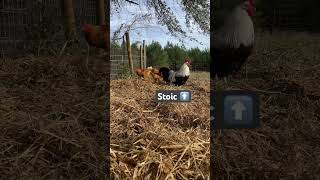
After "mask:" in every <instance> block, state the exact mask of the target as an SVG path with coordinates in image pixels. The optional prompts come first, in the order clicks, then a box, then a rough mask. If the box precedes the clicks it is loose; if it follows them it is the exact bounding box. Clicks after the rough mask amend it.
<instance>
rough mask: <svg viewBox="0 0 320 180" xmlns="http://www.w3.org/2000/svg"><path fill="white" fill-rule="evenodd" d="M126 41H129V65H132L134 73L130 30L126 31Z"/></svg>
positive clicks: (131, 68)
mask: <svg viewBox="0 0 320 180" xmlns="http://www.w3.org/2000/svg"><path fill="white" fill-rule="evenodd" d="M126 42H127V51H128V60H129V67H130V71H131V73H133V63H132V53H131V45H130V37H129V32H126Z"/></svg>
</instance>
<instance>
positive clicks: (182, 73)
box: [159, 59, 191, 86]
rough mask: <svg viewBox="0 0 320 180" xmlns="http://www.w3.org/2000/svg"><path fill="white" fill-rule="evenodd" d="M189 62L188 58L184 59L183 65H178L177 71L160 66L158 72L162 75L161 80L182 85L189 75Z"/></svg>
mask: <svg viewBox="0 0 320 180" xmlns="http://www.w3.org/2000/svg"><path fill="white" fill-rule="evenodd" d="M190 65H191V62H190V60H189V59H185V61H184V63H183V65H182V66H181V67H180V69H179V71H177V72H174V71H173V70H171V69H169V68H167V67H162V68H160V69H159V73H160V74H161V76H162V77H163V80H164V81H166V82H167V83H173V84H174V85H176V86H181V85H184V84H185V83H186V82H187V80H188V79H189V76H190V69H189V66H190Z"/></svg>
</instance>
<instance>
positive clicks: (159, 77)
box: [151, 71, 163, 83]
mask: <svg viewBox="0 0 320 180" xmlns="http://www.w3.org/2000/svg"><path fill="white" fill-rule="evenodd" d="M151 75H152V77H153V79H154V81H155V82H156V83H159V82H161V81H162V80H163V78H162V76H161V75H160V74H159V73H154V72H153V71H151Z"/></svg>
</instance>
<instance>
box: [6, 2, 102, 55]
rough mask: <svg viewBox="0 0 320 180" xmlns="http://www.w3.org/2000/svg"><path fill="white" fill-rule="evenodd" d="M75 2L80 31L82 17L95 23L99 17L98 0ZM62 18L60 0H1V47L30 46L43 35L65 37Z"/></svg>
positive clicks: (52, 37)
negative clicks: (97, 10)
mask: <svg viewBox="0 0 320 180" xmlns="http://www.w3.org/2000/svg"><path fill="white" fill-rule="evenodd" d="M73 2H74V12H75V19H76V27H77V31H78V33H80V32H81V31H80V22H81V21H86V22H88V23H93V24H95V23H96V21H97V18H96V0H77V1H73ZM63 18H64V17H63V16H62V4H61V1H56V0H43V1H35V0H30V1H25V0H10V1H8V0H0V50H2V51H4V50H7V49H28V48H30V47H31V46H32V45H33V44H34V43H38V41H40V39H41V38H43V37H40V36H47V39H48V40H49V41H50V40H51V41H57V40H63V38H64V32H63V28H62V27H63V20H64V19H63ZM44 26H47V27H44ZM40 28H42V30H40ZM37 30H39V32H37ZM32 31H33V32H32ZM48 31H52V32H48ZM30 33H34V34H33V35H34V36H32V35H31V34H30ZM45 33H47V34H45Z"/></svg>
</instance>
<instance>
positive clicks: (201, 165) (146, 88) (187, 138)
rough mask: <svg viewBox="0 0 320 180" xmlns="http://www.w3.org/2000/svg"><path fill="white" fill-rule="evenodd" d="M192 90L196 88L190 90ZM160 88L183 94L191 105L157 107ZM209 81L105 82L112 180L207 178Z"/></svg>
mask: <svg viewBox="0 0 320 180" xmlns="http://www.w3.org/2000/svg"><path fill="white" fill-rule="evenodd" d="M194 87H197V88H194ZM160 89H188V90H191V92H192V102H191V103H185V104H184V103H181V104H180V103H157V102H156V101H155V99H154V98H155V92H156V90H160ZM208 91H209V79H208V78H207V79H203V80H197V81H195V82H192V81H191V80H190V81H188V82H187V85H186V86H184V87H173V86H166V85H163V84H155V83H152V82H148V81H144V80H142V79H140V78H131V79H121V80H113V81H112V82H111V92H110V94H111V162H112V164H111V174H112V179H165V178H168V179H208V176H209V157H210V154H209V138H210V135H209V129H210V127H209V97H208Z"/></svg>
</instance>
